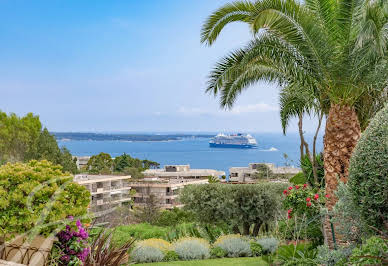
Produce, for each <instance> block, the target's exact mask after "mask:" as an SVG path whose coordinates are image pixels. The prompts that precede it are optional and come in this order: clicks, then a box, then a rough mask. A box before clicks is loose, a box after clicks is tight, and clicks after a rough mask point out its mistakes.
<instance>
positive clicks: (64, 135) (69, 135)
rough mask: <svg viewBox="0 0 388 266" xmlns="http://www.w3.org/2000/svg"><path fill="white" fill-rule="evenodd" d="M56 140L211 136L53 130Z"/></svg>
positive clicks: (179, 138)
mask: <svg viewBox="0 0 388 266" xmlns="http://www.w3.org/2000/svg"><path fill="white" fill-rule="evenodd" d="M53 134H54V136H55V137H56V139H57V140H97V141H103V140H117V141H168V140H181V139H185V138H211V137H213V135H206V134H162V135H159V134H103V133H77V132H75V133H73V132H54V133H53Z"/></svg>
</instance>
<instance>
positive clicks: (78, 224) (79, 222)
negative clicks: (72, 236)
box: [75, 220, 82, 229]
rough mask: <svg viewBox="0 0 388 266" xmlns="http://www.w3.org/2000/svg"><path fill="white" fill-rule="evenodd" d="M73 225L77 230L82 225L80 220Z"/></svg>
mask: <svg viewBox="0 0 388 266" xmlns="http://www.w3.org/2000/svg"><path fill="white" fill-rule="evenodd" d="M75 225H76V226H77V227H78V229H80V228H82V223H81V221H80V220H77V222H75Z"/></svg>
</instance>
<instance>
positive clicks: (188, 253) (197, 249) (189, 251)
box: [174, 237, 210, 260]
mask: <svg viewBox="0 0 388 266" xmlns="http://www.w3.org/2000/svg"><path fill="white" fill-rule="evenodd" d="M174 250H175V252H176V253H177V254H178V256H179V258H180V259H181V260H200V259H207V258H209V257H210V246H209V243H208V242H207V241H206V240H204V239H201V238H191V237H187V238H182V239H179V240H178V241H176V242H175V243H174Z"/></svg>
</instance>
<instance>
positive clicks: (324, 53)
mask: <svg viewBox="0 0 388 266" xmlns="http://www.w3.org/2000/svg"><path fill="white" fill-rule="evenodd" d="M235 21H240V22H245V23H248V24H249V26H250V28H251V30H252V33H253V34H254V37H255V38H254V40H253V41H251V42H250V44H249V45H247V46H246V47H245V48H243V49H238V50H237V51H234V52H232V53H231V54H230V55H228V56H226V57H225V58H223V59H222V60H221V61H220V62H218V63H217V64H216V66H215V68H214V69H213V71H212V72H211V74H210V78H209V85H208V90H207V91H208V92H211V93H213V94H214V95H220V98H221V106H222V107H224V108H230V107H232V106H233V103H234V102H235V100H236V97H237V96H238V95H239V94H240V93H241V92H242V91H243V90H244V89H245V88H247V87H249V86H250V85H252V84H254V83H256V82H258V81H270V82H278V83H279V84H280V86H283V87H286V86H289V87H293V88H298V87H301V88H304V89H305V90H309V91H310V92H311V93H312V94H313V95H314V97H315V99H316V100H317V101H318V103H319V107H320V110H321V111H322V112H323V113H324V114H325V115H326V116H327V119H326V125H325V138H324V166H325V181H326V193H327V194H328V195H329V196H330V199H329V200H328V201H327V207H328V209H329V210H332V208H333V206H334V204H335V203H336V201H337V200H336V197H335V195H334V192H335V191H336V189H337V185H338V178H339V179H341V180H343V181H344V182H346V181H347V177H348V167H349V158H350V156H351V154H352V151H353V149H354V147H355V145H356V143H357V141H358V139H359V138H360V134H361V128H365V127H366V125H367V124H368V121H369V119H370V117H371V116H373V114H374V113H375V112H376V110H378V108H379V105H380V101H379V98H381V95H382V94H383V92H384V90H386V88H387V85H388V64H387V60H388V55H387V50H388V34H387V31H388V12H387V2H386V1H384V0H377V1H372V0H366V1H361V0H337V1H335V0H306V1H304V2H303V3H300V2H298V1H296V0H260V1H256V2H248V1H237V2H233V3H230V4H226V5H224V6H223V7H221V8H220V9H218V10H216V11H215V12H214V13H213V14H212V15H211V16H210V17H209V18H208V20H207V21H206V22H205V24H204V26H203V29H202V42H205V43H207V44H208V45H211V44H213V43H214V41H215V40H216V39H217V37H218V35H219V34H220V32H221V31H222V29H223V28H224V27H225V26H226V25H227V24H229V23H231V22H235ZM333 235H334V234H333ZM325 237H326V240H327V241H328V244H329V245H330V246H331V247H332V246H333V238H332V234H331V227H330V223H329V221H328V220H327V221H326V222H325Z"/></svg>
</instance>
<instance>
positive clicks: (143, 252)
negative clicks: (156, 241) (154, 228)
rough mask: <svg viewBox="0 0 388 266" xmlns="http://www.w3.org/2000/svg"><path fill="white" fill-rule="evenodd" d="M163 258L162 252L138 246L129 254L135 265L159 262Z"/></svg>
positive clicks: (154, 248)
mask: <svg viewBox="0 0 388 266" xmlns="http://www.w3.org/2000/svg"><path fill="white" fill-rule="evenodd" d="M163 258H164V255H163V252H162V251H161V250H160V249H158V248H156V247H151V246H138V247H136V248H134V249H133V250H132V252H131V259H132V260H133V261H134V262H137V263H145V262H159V261H162V260H163Z"/></svg>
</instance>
